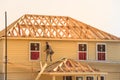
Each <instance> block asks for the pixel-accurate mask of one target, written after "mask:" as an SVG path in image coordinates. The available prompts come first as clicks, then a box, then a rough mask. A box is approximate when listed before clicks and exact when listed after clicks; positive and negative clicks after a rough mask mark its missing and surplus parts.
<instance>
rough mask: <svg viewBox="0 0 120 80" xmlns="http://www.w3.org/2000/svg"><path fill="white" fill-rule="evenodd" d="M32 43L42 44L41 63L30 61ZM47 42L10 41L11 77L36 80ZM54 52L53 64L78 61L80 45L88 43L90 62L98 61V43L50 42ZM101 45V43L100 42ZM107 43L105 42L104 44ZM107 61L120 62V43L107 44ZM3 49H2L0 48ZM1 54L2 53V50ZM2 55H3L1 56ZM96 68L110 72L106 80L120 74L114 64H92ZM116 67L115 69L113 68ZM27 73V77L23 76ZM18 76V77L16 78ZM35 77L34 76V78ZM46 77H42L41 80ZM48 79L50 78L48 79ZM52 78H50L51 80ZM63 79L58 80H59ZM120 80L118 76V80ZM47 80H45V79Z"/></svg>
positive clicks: (9, 70)
mask: <svg viewBox="0 0 120 80" xmlns="http://www.w3.org/2000/svg"><path fill="white" fill-rule="evenodd" d="M30 42H39V43H40V46H41V47H40V53H41V59H40V60H39V61H31V60H29V43H30ZM45 42H46V41H41V40H36V41H34V40H9V41H8V61H9V62H10V63H9V64H8V72H9V73H10V75H9V77H10V78H11V77H12V78H14V79H12V78H11V79H12V80H15V79H16V78H17V77H20V79H22V80H25V79H23V78H22V77H24V78H26V79H27V78H29V77H28V76H30V75H31V77H32V78H31V79H29V80H33V78H35V77H36V76H37V75H36V74H33V73H37V72H38V71H39V70H40V69H39V66H40V65H39V62H40V61H42V62H43V63H44V62H45V57H46V53H45V52H44V49H45ZM48 42H49V43H50V45H51V46H52V48H53V50H54V52H55V53H54V54H53V62H54V61H57V60H60V59H61V58H72V59H76V60H78V43H86V44H87V45H88V60H92V61H96V43H97V42H77V41H48ZM99 43H100V42H99ZM104 43H105V42H104ZM106 45H107V60H106V61H112V62H115V61H120V57H119V56H120V54H119V52H120V43H110V42H107V43H106ZM0 48H1V47H0ZM0 52H2V51H1V50H0ZM0 55H1V54H0ZM48 63H49V62H48ZM91 65H92V66H95V67H96V68H98V69H100V70H101V71H105V72H110V73H109V75H108V76H107V79H106V80H112V79H110V77H111V75H112V72H117V73H118V74H116V75H115V74H114V75H113V77H115V76H117V75H119V74H120V71H117V69H119V68H118V67H120V65H119V66H118V67H117V66H116V67H115V66H114V65H113V64H111V65H110V66H108V65H104V66H103V65H102V64H101V65H99V64H97V63H94V64H92V63H91ZM113 66H114V68H112V67H113ZM24 73H27V75H22V74H24ZM16 75H18V76H16ZM32 75H34V76H32ZM44 78H46V77H44V76H42V77H41V79H44ZM47 79H48V77H47ZM47 79H46V80H47ZM50 79H52V78H49V80H50ZM59 79H62V77H61V78H60V77H59V78H58V79H57V80H59ZM118 79H120V78H119V77H118V76H117V78H116V80H118ZM17 80H18V79H17ZM44 80H45V79H44Z"/></svg>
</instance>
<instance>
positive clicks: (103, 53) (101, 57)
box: [96, 43, 107, 61]
mask: <svg viewBox="0 0 120 80" xmlns="http://www.w3.org/2000/svg"><path fill="white" fill-rule="evenodd" d="M98 45H105V51H98ZM106 50H107V49H106V43H97V45H96V54H97V60H98V61H105V60H106Z"/></svg>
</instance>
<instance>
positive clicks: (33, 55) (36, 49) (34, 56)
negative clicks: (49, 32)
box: [30, 42, 40, 60]
mask: <svg viewBox="0 0 120 80" xmlns="http://www.w3.org/2000/svg"><path fill="white" fill-rule="evenodd" d="M39 57H40V44H39V43H35V42H34V43H30V60H39Z"/></svg>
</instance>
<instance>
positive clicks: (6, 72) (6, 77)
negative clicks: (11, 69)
mask: <svg viewBox="0 0 120 80" xmlns="http://www.w3.org/2000/svg"><path fill="white" fill-rule="evenodd" d="M5 80H7V12H6V11H5Z"/></svg>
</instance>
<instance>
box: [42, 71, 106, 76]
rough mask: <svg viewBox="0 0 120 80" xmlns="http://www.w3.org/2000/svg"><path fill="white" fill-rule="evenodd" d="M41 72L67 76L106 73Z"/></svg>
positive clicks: (101, 73) (102, 73)
mask: <svg viewBox="0 0 120 80" xmlns="http://www.w3.org/2000/svg"><path fill="white" fill-rule="evenodd" d="M43 74H47V75H54V76H69V75H76V76H79V75H107V73H105V72H44V73H43Z"/></svg>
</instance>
